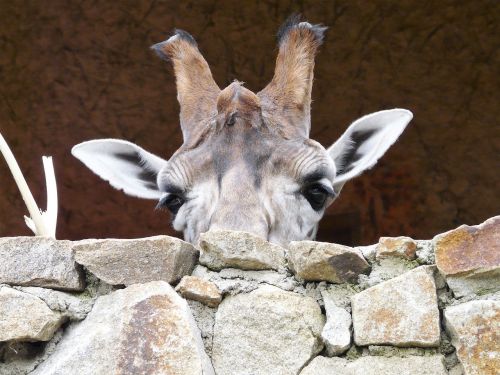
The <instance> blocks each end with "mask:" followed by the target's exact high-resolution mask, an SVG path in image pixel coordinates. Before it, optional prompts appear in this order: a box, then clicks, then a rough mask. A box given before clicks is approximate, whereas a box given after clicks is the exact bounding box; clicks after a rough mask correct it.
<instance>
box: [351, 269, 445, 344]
mask: <svg viewBox="0 0 500 375" xmlns="http://www.w3.org/2000/svg"><path fill="white" fill-rule="evenodd" d="M351 302H352V318H353V327H354V341H355V342H356V344H357V345H360V346H365V345H379V344H389V345H395V346H402V347H404V346H418V347H435V346H438V345H439V340H440V326H439V310H438V305H437V295H436V287H435V284H434V277H433V269H432V268H431V267H429V266H422V267H419V268H417V269H414V270H412V271H409V272H406V273H405V274H403V275H401V276H398V277H396V278H394V279H392V280H388V281H385V282H383V283H381V284H378V285H376V286H374V287H371V288H369V289H366V290H364V291H363V292H361V293H358V294H356V295H354V296H353V297H351Z"/></svg>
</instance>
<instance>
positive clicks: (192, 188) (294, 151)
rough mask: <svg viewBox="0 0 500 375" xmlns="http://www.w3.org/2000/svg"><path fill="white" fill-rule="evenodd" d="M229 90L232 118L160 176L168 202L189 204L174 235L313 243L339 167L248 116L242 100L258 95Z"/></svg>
mask: <svg viewBox="0 0 500 375" xmlns="http://www.w3.org/2000/svg"><path fill="white" fill-rule="evenodd" d="M226 90H233V91H234V97H235V98H234V100H235V101H237V103H235V105H234V110H233V111H231V114H230V115H228V116H225V115H223V116H220V117H219V118H217V119H216V120H214V121H216V122H218V123H217V124H213V126H210V127H208V128H207V129H211V130H210V131H208V132H207V133H205V134H203V135H202V136H201V138H202V139H201V140H200V141H199V143H197V146H196V147H194V148H191V149H186V150H182V149H181V150H179V152H178V153H177V154H176V155H174V156H173V157H172V158H171V159H170V160H169V162H168V164H167V165H166V166H165V168H163V169H162V170H161V172H160V173H159V175H158V186H159V187H160V190H161V191H162V192H164V193H165V194H166V195H165V196H168V195H169V194H177V195H178V196H179V197H180V198H181V199H182V200H183V202H184V203H183V204H182V206H181V207H180V208H179V209H178V211H177V213H176V215H175V218H174V221H173V225H174V228H175V229H176V230H179V231H183V232H184V237H185V239H186V240H187V241H190V242H196V241H197V238H198V236H199V234H200V233H203V232H205V231H207V230H209V229H231V230H243V231H248V232H252V233H254V234H257V235H259V236H261V237H263V238H266V239H268V240H270V241H272V242H276V243H286V242H287V241H290V240H300V239H305V238H313V237H314V235H315V233H316V228H317V224H318V221H319V219H320V218H321V216H322V215H323V212H324V209H325V207H326V206H327V205H328V204H329V203H331V202H332V201H333V199H334V198H335V196H336V193H335V191H334V189H333V183H332V182H333V180H334V177H335V164H334V163H333V161H332V159H331V158H330V157H329V156H328V154H327V152H326V150H325V149H324V148H323V147H322V146H321V145H320V144H319V143H317V142H315V141H312V140H309V139H285V138H284V137H283V136H282V135H281V134H279V132H277V131H276V130H275V129H273V128H272V127H270V126H269V125H268V124H266V122H265V120H264V119H263V118H262V116H253V114H252V116H249V115H248V112H246V114H245V110H244V109H241V107H242V106H244V101H243V104H242V100H241V97H242V96H243V95H255V94H253V93H251V92H249V91H248V90H245V89H244V88H242V87H240V86H239V84H237V83H234V84H233V85H232V86H230V87H228V88H227V89H226ZM256 110H257V111H259V109H256ZM194 166H195V167H194ZM311 189H315V190H314V192H315V193H316V195H317V197H315V198H316V200H317V201H318V203H316V202H314V203H313V204H314V207H313V206H312V205H311V203H310V202H309V201H308V199H307V197H308V192H309V191H310V190H311ZM316 190H318V191H317V192H316Z"/></svg>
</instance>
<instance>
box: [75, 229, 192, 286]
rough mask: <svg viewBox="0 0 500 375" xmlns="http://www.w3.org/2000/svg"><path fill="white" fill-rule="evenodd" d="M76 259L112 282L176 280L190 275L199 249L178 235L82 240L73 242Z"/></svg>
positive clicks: (173, 282)
mask: <svg viewBox="0 0 500 375" xmlns="http://www.w3.org/2000/svg"><path fill="white" fill-rule="evenodd" d="M74 250H75V259H76V261H77V262H78V263H79V264H81V265H83V266H85V267H86V268H87V269H88V270H89V271H90V272H92V273H93V274H94V275H96V276H97V277H98V278H99V279H101V280H103V281H105V282H106V283H108V284H111V285H121V284H123V285H131V284H136V283H146V282H149V281H157V280H163V281H166V282H168V283H170V284H175V283H177V282H179V280H180V279H181V278H182V277H183V276H185V275H190V274H191V272H192V271H193V268H194V266H195V264H196V262H197V260H198V255H199V252H198V250H196V249H195V248H194V247H193V245H191V244H189V243H187V242H185V241H182V240H180V239H178V238H174V237H169V236H155V237H148V238H138V239H131V240H122V239H105V240H84V241H80V242H77V243H75V245H74Z"/></svg>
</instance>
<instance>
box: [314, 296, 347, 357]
mask: <svg viewBox="0 0 500 375" xmlns="http://www.w3.org/2000/svg"><path fill="white" fill-rule="evenodd" d="M321 294H322V296H323V301H324V303H325V310H326V324H325V326H324V327H323V331H322V332H321V338H322V339H323V342H324V344H325V348H326V353H327V354H328V355H329V356H330V357H331V356H334V355H339V354H342V353H344V352H345V351H346V350H347V349H349V346H350V345H351V326H352V319H351V314H350V313H349V312H348V311H346V310H345V309H343V308H342V307H339V306H337V305H336V304H335V302H334V300H333V299H332V298H331V297H330V294H329V293H327V292H322V293H321Z"/></svg>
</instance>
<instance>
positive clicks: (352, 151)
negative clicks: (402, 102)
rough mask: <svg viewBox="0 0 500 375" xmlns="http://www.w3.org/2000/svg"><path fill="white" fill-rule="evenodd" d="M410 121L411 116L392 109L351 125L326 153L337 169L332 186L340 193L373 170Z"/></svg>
mask: <svg viewBox="0 0 500 375" xmlns="http://www.w3.org/2000/svg"><path fill="white" fill-rule="evenodd" d="M412 118H413V114H412V113H411V112H410V111H408V110H406V109H391V110H386V111H380V112H375V113H372V114H369V115H366V116H364V117H361V118H360V119H359V120H356V121H354V122H353V123H352V124H351V126H349V128H347V130H346V131H345V133H344V134H342V136H341V137H340V138H339V140H338V141H337V142H335V143H334V144H333V146H331V147H330V148H329V149H328V154H329V155H330V157H331V158H332V159H333V161H334V163H335V166H336V167H337V174H336V177H335V180H334V181H333V184H334V186H335V187H336V188H337V189H338V190H340V188H342V186H343V185H344V184H345V183H346V181H348V180H350V179H351V178H354V177H356V176H359V175H360V174H361V173H363V172H364V171H365V170H367V169H370V168H371V167H373V166H374V165H375V164H376V163H377V161H378V159H380V158H381V157H382V155H384V154H385V152H386V151H387V150H388V149H389V147H391V146H392V144H393V143H394V142H396V140H397V139H398V137H399V136H400V135H401V133H402V132H403V130H404V129H405V128H406V125H408V123H409V122H410V121H411V119H412Z"/></svg>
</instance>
